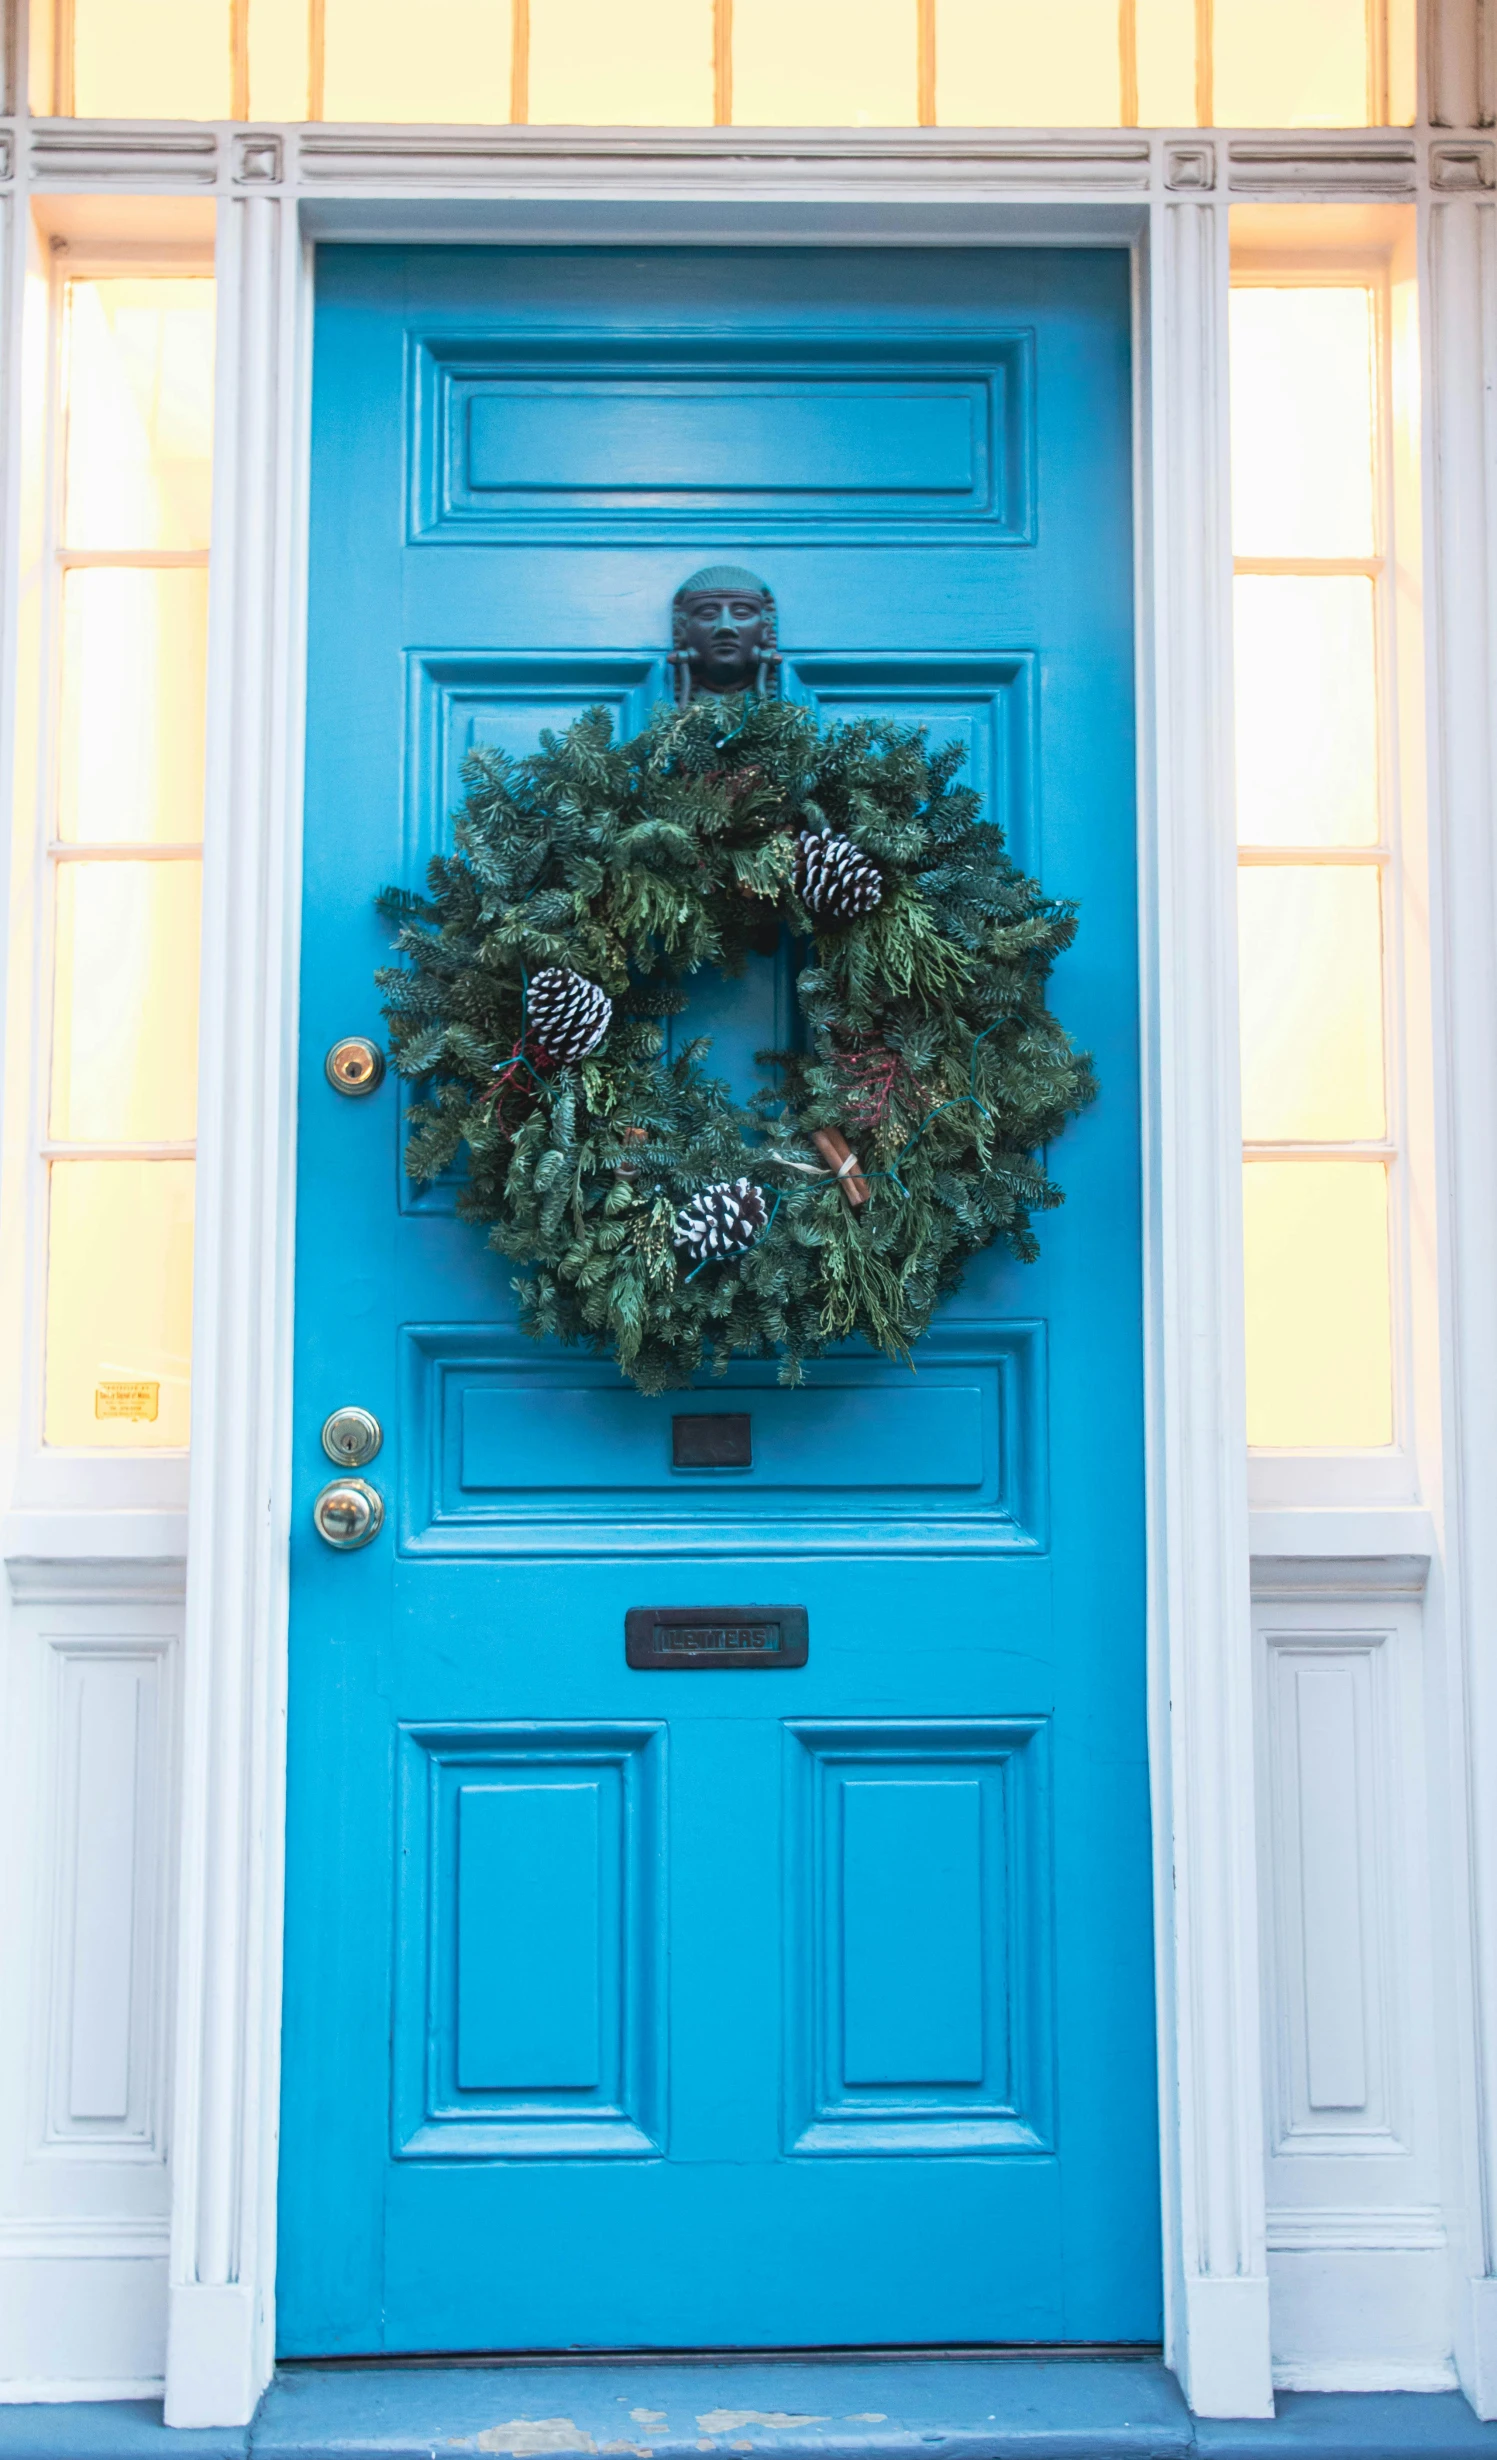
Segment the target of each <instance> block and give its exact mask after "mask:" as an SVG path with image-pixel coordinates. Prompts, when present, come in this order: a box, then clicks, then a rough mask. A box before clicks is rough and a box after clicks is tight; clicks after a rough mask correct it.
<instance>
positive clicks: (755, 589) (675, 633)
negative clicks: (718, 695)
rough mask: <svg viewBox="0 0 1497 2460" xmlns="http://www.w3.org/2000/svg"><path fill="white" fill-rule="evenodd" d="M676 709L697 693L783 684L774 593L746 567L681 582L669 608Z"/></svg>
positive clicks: (718, 567) (706, 569)
mask: <svg viewBox="0 0 1497 2460" xmlns="http://www.w3.org/2000/svg"><path fill="white" fill-rule="evenodd" d="M666 663H667V664H668V665H669V666H670V668H671V669H672V672H673V673H674V676H675V682H676V706H677V708H678V709H684V708H685V707H686V705H687V703H688V702H689V701H691V700H693V699H695V697H696V695H697V694H698V693H699V692H747V691H750V690H752V691H755V692H757V693H758V694H759V695H760V697H761V698H768V696H769V693H770V691H771V689H772V688H773V687H774V686H775V685H777V683H778V681H779V667H780V652H779V647H778V644H777V641H776V627H775V603H774V592H773V590H772V589H771V588H770V587H769V585H768V583H767V582H765V581H761V580H760V579H759V576H758V574H757V573H754V572H749V571H747V570H746V569H745V567H744V566H743V565H742V564H707V565H704V566H703V568H702V570H701V571H700V572H694V573H693V574H692V576H691V578H690V580H689V581H683V582H682V584H681V586H680V588H679V589H678V590H677V592H676V595H675V600H674V603H673V605H672V608H671V653H670V656H669V658H668V659H667V661H666Z"/></svg>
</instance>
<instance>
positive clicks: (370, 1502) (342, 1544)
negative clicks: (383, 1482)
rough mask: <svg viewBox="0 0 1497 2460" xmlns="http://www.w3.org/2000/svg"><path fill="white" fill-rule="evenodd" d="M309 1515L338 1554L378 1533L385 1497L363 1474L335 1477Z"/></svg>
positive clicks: (383, 1514)
mask: <svg viewBox="0 0 1497 2460" xmlns="http://www.w3.org/2000/svg"><path fill="white" fill-rule="evenodd" d="M312 1519H313V1522H314V1524H315V1526H316V1530H317V1534H318V1536H319V1537H320V1538H325V1539H326V1540H327V1543H328V1544H329V1546H336V1547H337V1549H338V1551H339V1553H340V1554H348V1553H351V1552H352V1550H353V1548H354V1547H355V1546H367V1545H368V1544H369V1541H370V1539H371V1538H377V1537H378V1536H379V1533H380V1530H381V1529H382V1528H383V1527H384V1520H385V1506H384V1499H383V1497H382V1496H381V1495H379V1494H378V1493H377V1492H376V1490H375V1489H374V1488H373V1487H372V1486H368V1485H366V1484H365V1482H364V1480H363V1479H362V1478H334V1479H333V1480H332V1482H331V1484H330V1485H327V1486H325V1487H324V1488H323V1490H322V1492H321V1494H320V1495H319V1496H318V1498H317V1501H316V1502H315V1503H314V1504H313V1506H312Z"/></svg>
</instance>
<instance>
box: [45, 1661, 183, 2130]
mask: <svg viewBox="0 0 1497 2460" xmlns="http://www.w3.org/2000/svg"><path fill="white" fill-rule="evenodd" d="M46 1646H47V1650H48V1655H49V1657H50V1659H51V1660H52V1665H51V1670H50V1671H51V1685H52V1689H53V1693H54V1703H53V1720H52V1722H53V1728H54V1734H55V1751H54V1755H53V1787H52V1802H53V1809H54V1828H53V1837H52V1856H53V1873H54V1889H53V1906H54V1919H53V1931H52V1939H51V1957H50V1961H51V1968H52V1969H51V1974H50V1977H49V1978H50V1983H51V1989H50V1994H49V1995H50V2008H51V2019H50V2026H49V2040H48V2045H47V2059H46V2067H47V2111H46V2125H45V2141H46V2143H47V2144H48V2145H49V2146H61V2145H79V2144H94V2145H104V2144H109V2145H112V2146H114V2147H115V2148H117V2149H122V2148H125V2147H129V2148H130V2149H131V2150H134V2151H139V2152H144V2153H146V2154H148V2155H149V2156H151V2157H153V2158H155V2157H158V2156H159V2154H160V2152H161V2149H162V2147H161V2142H160V2133H161V2089H160V2087H161V2077H160V2072H159V2070H160V2057H159V2049H160V2042H161V2033H162V2025H161V2010H160V2007H159V1991H158V1986H157V1985H158V1977H159V1974H160V1968H161V1957H160V1931H161V1921H162V1913H163V1907H162V1904H161V1894H162V1884H161V1883H162V1877H163V1871H162V1855H161V1839H160V1824H159V1810H160V1802H161V1794H162V1781H163V1775H164V1770H163V1767H162V1757H161V1743H162V1715H161V1711H162V1696H161V1695H162V1683H161V1667H162V1658H163V1656H164V1653H165V1651H166V1650H167V1648H168V1647H169V1646H170V1641H169V1639H167V1638H165V1637H162V1638H160V1639H157V1640H154V1641H145V1642H143V1643H139V1644H135V1643H132V1642H129V1641H116V1642H109V1641H102V1640H94V1639H90V1640H87V1641H83V1640H78V1639H75V1638H70V1637H67V1636H54V1635H48V1637H47V1641H46Z"/></svg>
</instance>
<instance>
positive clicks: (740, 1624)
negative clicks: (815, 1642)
mask: <svg viewBox="0 0 1497 2460" xmlns="http://www.w3.org/2000/svg"><path fill="white" fill-rule="evenodd" d="M810 1645H811V1641H810V1631H809V1628H808V1625H807V1619H806V1610H805V1607H804V1606H631V1607H630V1608H629V1610H628V1612H627V1614H626V1615H625V1617H624V1656H625V1659H626V1661H627V1663H628V1664H629V1665H631V1666H636V1667H638V1668H640V1669H641V1670H642V1671H643V1670H644V1669H645V1668H649V1667H653V1668H654V1669H655V1670H656V1671H657V1672H659V1671H665V1672H674V1671H676V1670H677V1669H680V1670H681V1671H683V1672H684V1671H687V1670H689V1669H691V1668H693V1667H712V1666H717V1667H722V1668H732V1669H742V1670H744V1671H748V1670H749V1669H751V1668H754V1667H760V1668H763V1667H774V1666H803V1665H804V1664H805V1662H806V1657H807V1654H808V1652H809V1649H810Z"/></svg>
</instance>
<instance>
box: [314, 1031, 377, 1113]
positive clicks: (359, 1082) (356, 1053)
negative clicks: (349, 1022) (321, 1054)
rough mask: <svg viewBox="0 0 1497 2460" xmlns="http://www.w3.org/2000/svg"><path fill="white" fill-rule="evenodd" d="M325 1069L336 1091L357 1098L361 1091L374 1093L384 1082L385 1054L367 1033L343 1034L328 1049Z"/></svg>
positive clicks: (323, 1064)
mask: <svg viewBox="0 0 1497 2460" xmlns="http://www.w3.org/2000/svg"><path fill="white" fill-rule="evenodd" d="M322 1071H323V1074H324V1075H325V1076H326V1078H327V1081H328V1083H329V1084H330V1085H331V1086H332V1089H333V1091H334V1093H346V1094H350V1095H352V1096H353V1097H354V1098H355V1099H357V1098H358V1096H359V1095H360V1094H364V1093H373V1092H374V1090H375V1088H376V1086H377V1085H379V1084H381V1083H382V1082H383V1080H384V1073H385V1055H384V1053H383V1051H382V1050H381V1049H380V1047H379V1044H378V1043H377V1042H371V1041H370V1039H369V1036H368V1035H367V1034H343V1035H342V1036H340V1038H339V1040H338V1041H336V1042H335V1043H334V1044H333V1047H332V1049H331V1050H330V1051H329V1052H328V1055H327V1057H326V1059H325V1060H324V1061H323V1063H322Z"/></svg>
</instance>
